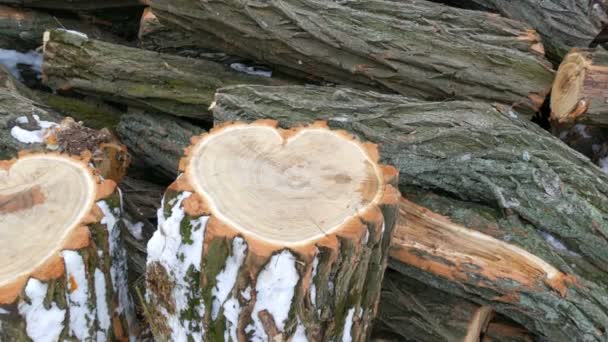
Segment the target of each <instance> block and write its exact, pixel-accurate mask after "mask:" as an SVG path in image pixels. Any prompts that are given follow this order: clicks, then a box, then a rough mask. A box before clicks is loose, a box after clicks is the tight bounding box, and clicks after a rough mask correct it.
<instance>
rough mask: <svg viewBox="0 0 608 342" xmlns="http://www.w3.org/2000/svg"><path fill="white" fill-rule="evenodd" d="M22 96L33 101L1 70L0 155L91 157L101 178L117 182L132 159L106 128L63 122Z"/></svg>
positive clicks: (6, 156) (19, 85)
mask: <svg viewBox="0 0 608 342" xmlns="http://www.w3.org/2000/svg"><path fill="white" fill-rule="evenodd" d="M22 93H23V94H24V95H27V96H31V98H35V96H34V94H33V93H31V92H29V91H28V90H27V89H24V87H23V85H21V84H19V82H18V81H17V80H15V79H14V78H13V77H12V76H10V74H9V73H8V72H7V71H6V70H4V69H2V68H0V156H2V157H3V158H6V159H8V158H12V157H15V156H16V155H17V152H18V151H20V150H24V149H27V150H33V151H45V150H52V151H57V152H62V153H67V154H70V155H75V156H80V155H82V154H83V153H84V154H90V158H91V162H92V163H93V164H94V165H95V167H96V168H97V169H98V170H99V171H100V172H101V175H102V176H103V177H104V178H110V179H112V180H114V181H116V182H120V180H121V179H122V178H123V177H124V175H125V174H126V172H127V169H128V167H129V164H130V160H131V159H130V156H129V153H128V152H127V150H126V148H125V146H124V145H122V144H121V143H120V142H119V141H118V140H117V139H116V138H115V137H114V136H113V135H112V134H111V133H110V132H109V131H108V130H107V129H102V130H95V129H91V128H88V127H85V126H83V125H82V124H80V123H77V122H74V120H72V119H71V118H65V119H63V120H62V119H61V116H60V115H59V114H57V113H54V112H52V111H50V110H49V109H48V108H45V107H43V106H41V105H39V104H38V103H36V102H34V101H33V100H31V99H30V98H26V97H25V96H23V95H22ZM60 120H61V121H60Z"/></svg>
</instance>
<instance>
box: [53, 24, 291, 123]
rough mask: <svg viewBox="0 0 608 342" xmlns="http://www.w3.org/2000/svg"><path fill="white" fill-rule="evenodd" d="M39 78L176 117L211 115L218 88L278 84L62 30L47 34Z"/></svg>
mask: <svg viewBox="0 0 608 342" xmlns="http://www.w3.org/2000/svg"><path fill="white" fill-rule="evenodd" d="M44 46H45V48H44V64H43V79H44V81H45V82H46V84H48V85H49V86H50V87H51V88H54V89H63V90H67V89H71V90H73V91H76V92H78V93H82V94H85V95H95V96H98V97H101V98H103V99H106V100H110V101H114V102H119V103H124V104H127V105H130V106H134V107H140V108H145V109H148V110H151V111H157V112H162V113H167V114H172V115H177V116H189V117H194V118H198V119H210V115H209V114H208V111H207V108H208V107H209V105H210V104H211V102H212V100H213V94H214V92H215V90H216V89H217V88H219V87H222V86H226V85H231V84H251V83H253V84H278V83H279V82H278V81H275V80H273V79H269V78H265V77H260V76H252V75H246V74H242V73H238V72H236V71H234V70H231V69H230V68H229V67H226V66H223V65H221V64H217V63H214V62H211V61H205V60H195V59H189V58H184V57H179V56H173V55H165V54H158V53H155V52H152V51H144V50H140V49H135V48H129V47H125V46H119V45H114V44H110V43H105V42H101V41H97V40H93V39H89V38H87V37H86V36H83V35H79V34H77V33H73V32H67V31H64V30H53V31H50V32H49V33H48V39H47V40H46V42H45V45H44Z"/></svg>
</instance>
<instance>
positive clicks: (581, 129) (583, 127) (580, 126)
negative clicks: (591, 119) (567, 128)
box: [574, 124, 591, 139]
mask: <svg viewBox="0 0 608 342" xmlns="http://www.w3.org/2000/svg"><path fill="white" fill-rule="evenodd" d="M574 130H575V131H576V133H578V134H580V135H581V136H582V137H583V138H585V139H589V138H591V135H590V134H589V132H587V125H583V124H576V125H574Z"/></svg>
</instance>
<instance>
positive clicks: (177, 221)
mask: <svg viewBox="0 0 608 342" xmlns="http://www.w3.org/2000/svg"><path fill="white" fill-rule="evenodd" d="M191 194H192V193H191V192H187V191H185V192H182V193H180V194H179V195H178V196H177V197H176V198H174V199H172V200H170V201H169V202H168V203H167V204H168V205H170V206H171V213H170V215H169V217H165V199H164V198H163V200H162V205H161V208H160V209H158V229H157V230H156V232H154V235H153V236H152V238H151V239H150V241H148V259H147V265H148V266H150V265H152V264H153V263H159V264H160V265H162V266H163V267H164V268H165V270H167V272H169V277H170V278H172V279H171V281H173V282H174V283H175V286H174V287H173V292H172V293H171V297H172V298H173V299H174V300H175V314H169V313H168V312H167V310H166V309H165V308H164V307H162V306H159V307H158V309H159V311H160V312H161V313H162V314H163V315H164V316H165V317H166V319H167V325H168V326H169V327H170V328H171V331H172V337H173V339H174V340H176V341H187V340H190V339H192V340H194V341H202V339H203V335H204V331H203V328H202V325H201V319H200V318H201V317H203V315H204V312H205V304H204V303H202V301H201V302H199V303H198V304H196V306H195V307H193V308H192V307H191V304H190V303H191V301H192V300H194V299H195V298H201V293H200V292H201V291H200V288H198V287H197V288H192V286H191V282H189V281H188V280H189V279H190V278H189V277H188V271H189V270H190V269H191V268H194V270H195V271H196V272H191V273H190V274H189V275H190V276H191V277H199V276H200V274H198V273H199V272H200V269H201V257H202V252H203V239H204V236H205V227H206V225H207V220H208V217H207V216H203V217H201V218H199V219H197V220H194V221H191V222H190V226H191V229H190V232H191V234H190V239H191V241H189V242H185V241H183V239H182V236H181V229H180V225H181V223H182V221H183V219H184V218H185V216H186V214H185V212H184V210H183V208H182V207H181V204H182V202H183V201H184V200H185V199H186V198H188V197H190V195H191ZM192 273H194V274H192ZM153 295H154V294H153V293H150V292H148V293H146V297H147V298H148V299H150V298H151V297H152V296H153ZM187 310H192V311H193V312H195V313H197V315H198V318H197V317H194V318H193V319H192V320H187V319H184V318H182V317H181V313H182V312H184V311H187Z"/></svg>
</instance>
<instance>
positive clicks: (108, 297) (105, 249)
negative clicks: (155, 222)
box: [0, 184, 138, 341]
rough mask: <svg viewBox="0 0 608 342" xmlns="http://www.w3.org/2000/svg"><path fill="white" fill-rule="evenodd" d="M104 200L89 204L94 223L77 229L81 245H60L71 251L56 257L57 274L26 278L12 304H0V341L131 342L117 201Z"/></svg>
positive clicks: (133, 328) (132, 332) (130, 314)
mask: <svg viewBox="0 0 608 342" xmlns="http://www.w3.org/2000/svg"><path fill="white" fill-rule="evenodd" d="M114 186H115V184H114ZM105 196H106V197H105V198H101V199H100V200H99V201H98V202H97V204H94V205H95V206H97V208H96V209H94V210H93V211H94V212H97V213H99V214H98V215H99V216H98V217H97V221H95V222H91V223H89V224H87V225H86V226H82V227H83V228H84V229H86V231H85V233H86V235H85V236H86V240H84V241H85V244H84V245H82V244H80V245H79V242H75V241H66V242H65V244H66V245H71V247H69V248H66V249H65V250H63V251H62V252H61V259H60V264H61V265H60V268H59V270H60V273H59V274H56V275H55V276H52V277H50V278H48V279H43V280H38V279H35V278H34V277H31V278H29V280H28V282H27V283H26V285H25V288H24V290H23V291H21V294H20V295H19V296H18V297H17V299H15V300H14V301H12V302H10V303H1V304H0V340H2V341H32V340H33V341H42V340H48V341H52V340H61V341H64V340H79V341H117V340H120V341H126V340H129V337H131V338H135V334H137V329H138V327H137V323H136V322H135V321H134V312H133V306H132V301H131V298H130V296H129V293H128V287H127V283H126V279H127V274H128V273H127V268H126V255H125V251H124V246H123V240H122V233H121V228H120V224H121V223H120V216H121V212H120V208H121V203H120V201H121V200H120V196H119V194H118V193H117V192H116V191H114V192H111V193H110V194H106V195H105ZM73 236H78V237H79V235H77V234H75V235H73ZM49 267H50V266H49Z"/></svg>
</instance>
